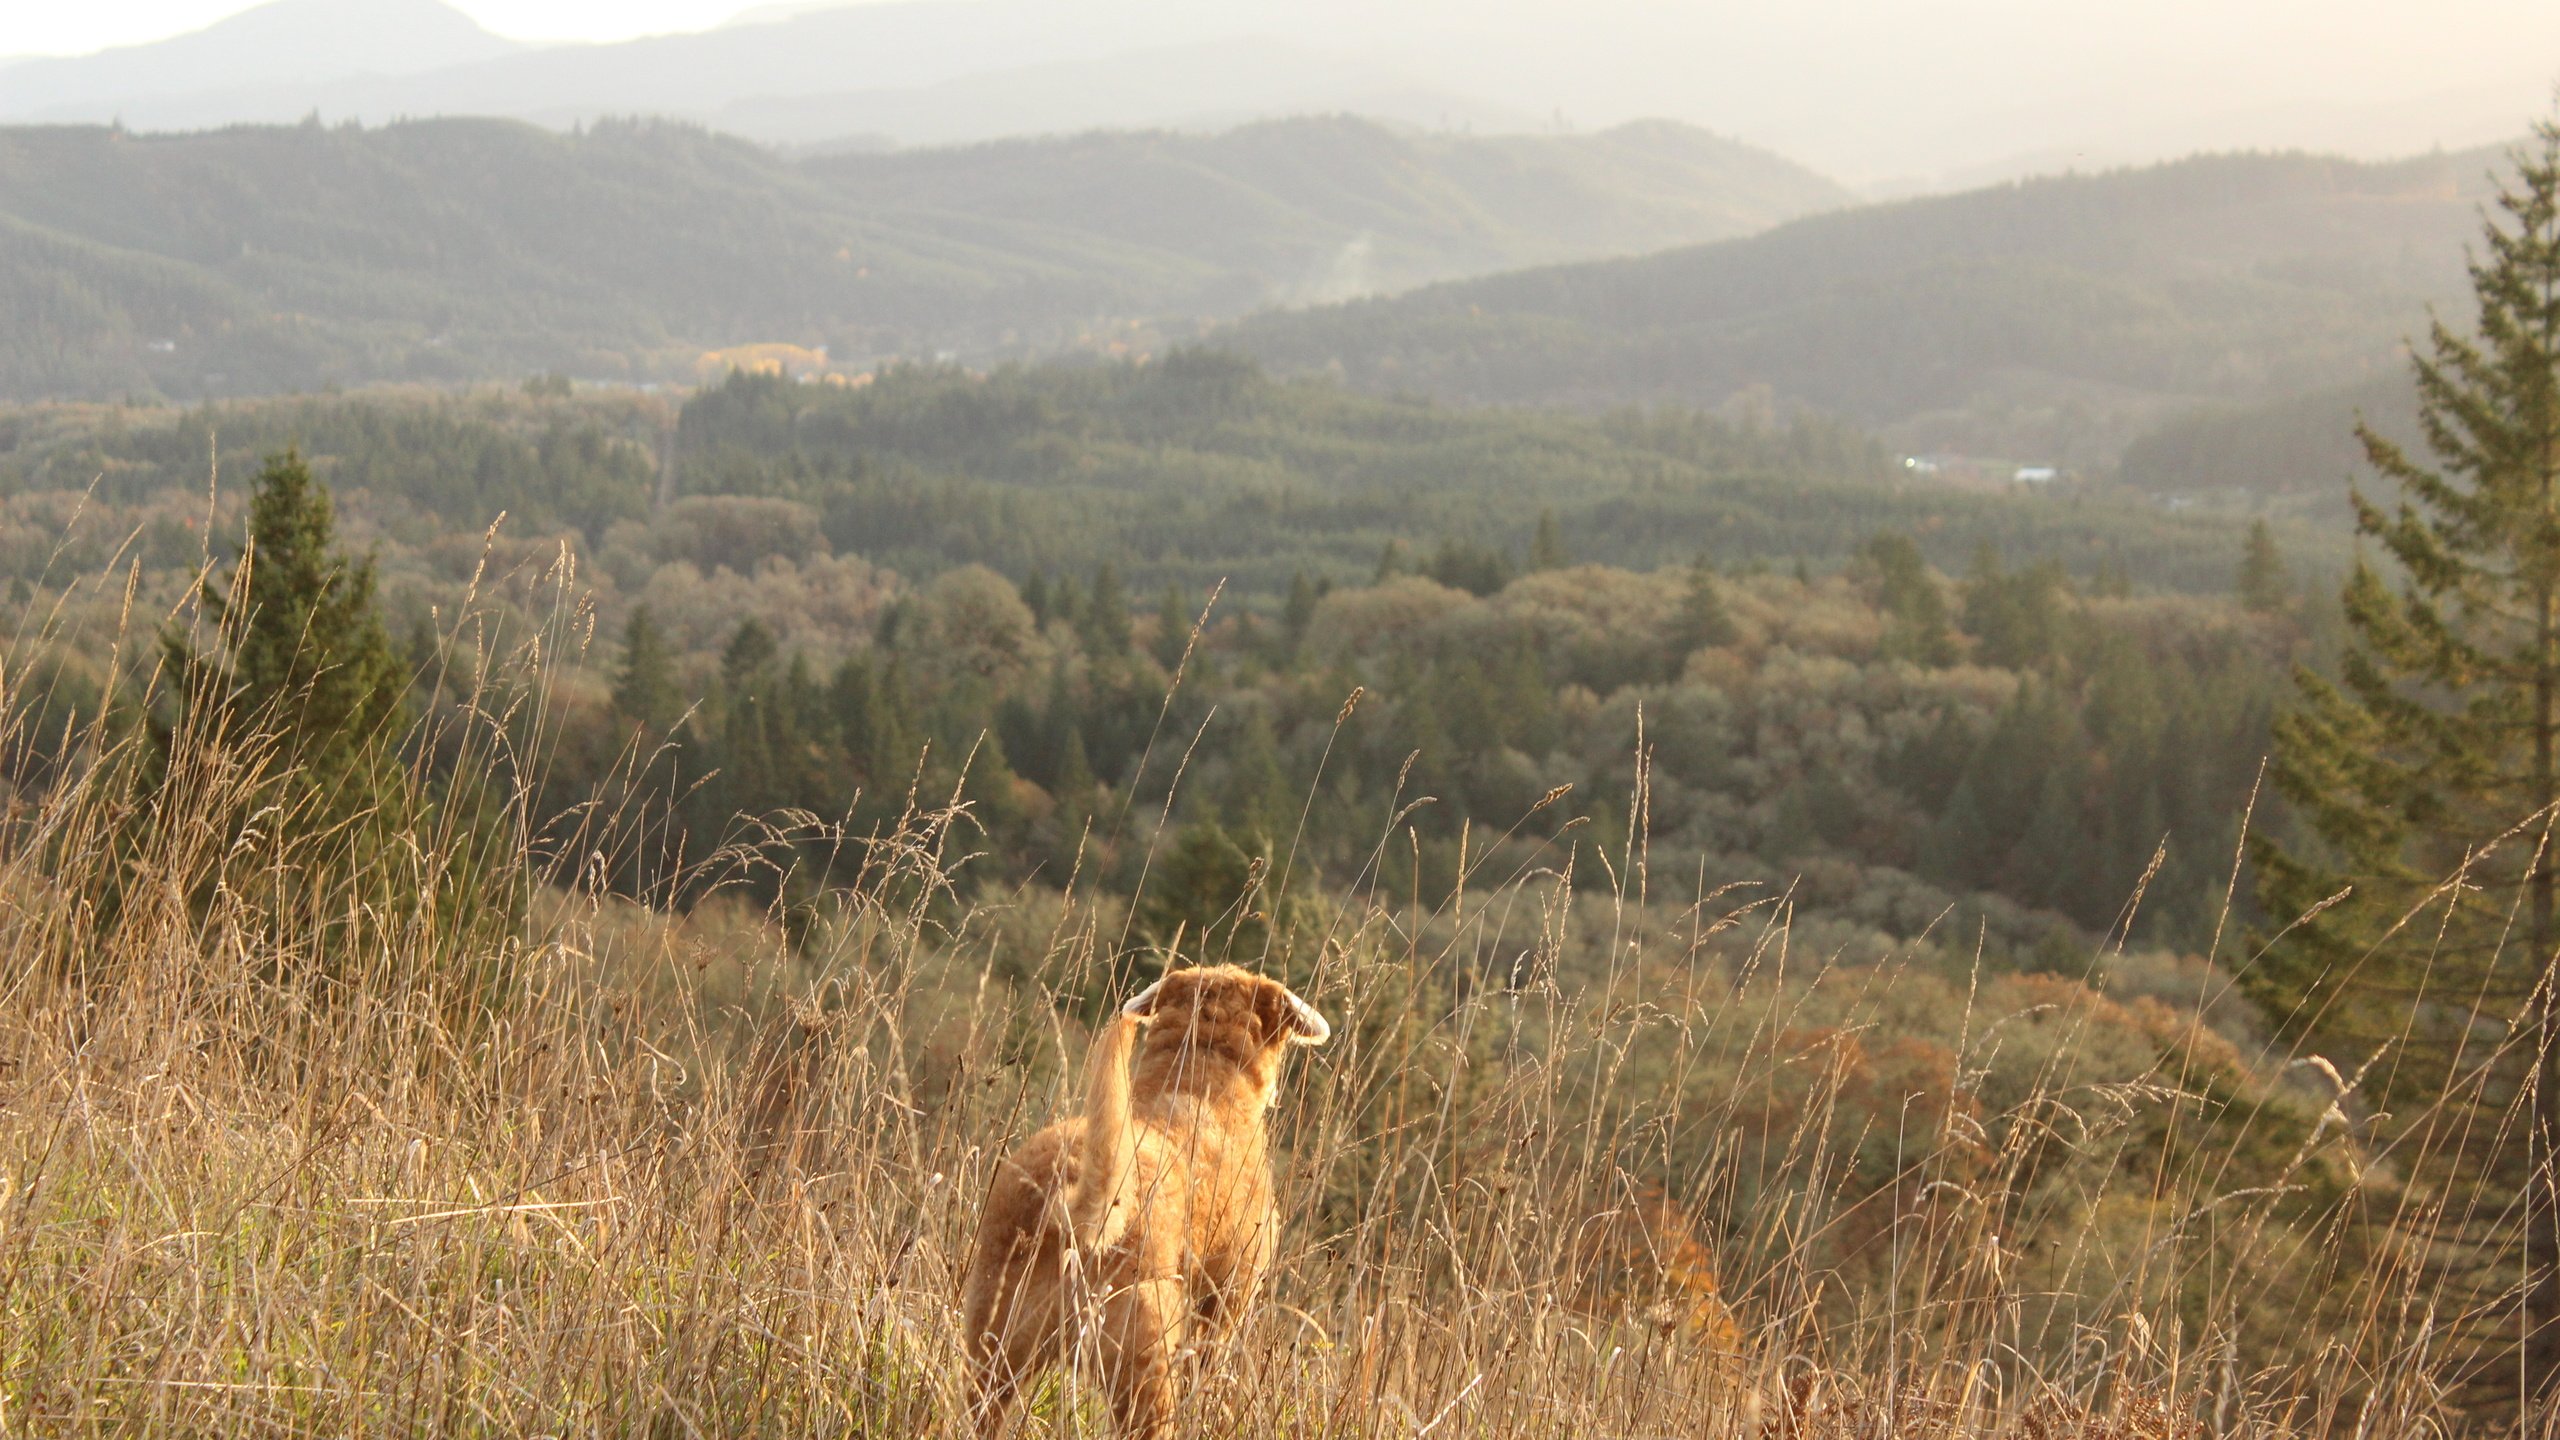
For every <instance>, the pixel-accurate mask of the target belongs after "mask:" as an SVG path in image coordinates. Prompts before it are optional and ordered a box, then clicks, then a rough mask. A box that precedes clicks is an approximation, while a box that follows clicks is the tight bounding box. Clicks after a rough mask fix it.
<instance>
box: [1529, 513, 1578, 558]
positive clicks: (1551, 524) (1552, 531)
mask: <svg viewBox="0 0 2560 1440" xmlns="http://www.w3.org/2000/svg"><path fill="white" fill-rule="evenodd" d="M1572 563H1573V557H1572V556H1570V555H1568V554H1566V553H1565V548H1564V529H1563V527H1561V526H1559V525H1557V524H1556V512H1554V511H1553V510H1541V511H1539V512H1538V533H1537V536H1536V538H1534V539H1532V540H1531V541H1530V542H1529V568H1530V569H1532V570H1561V569H1563V568H1564V567H1566V566H1567V565H1570V564H1572Z"/></svg>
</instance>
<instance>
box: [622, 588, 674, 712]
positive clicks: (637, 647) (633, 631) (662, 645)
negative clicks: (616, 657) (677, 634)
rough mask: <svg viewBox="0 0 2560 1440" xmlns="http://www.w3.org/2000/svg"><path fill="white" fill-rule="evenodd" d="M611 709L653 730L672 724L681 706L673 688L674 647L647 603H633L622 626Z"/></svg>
mask: <svg viewBox="0 0 2560 1440" xmlns="http://www.w3.org/2000/svg"><path fill="white" fill-rule="evenodd" d="M613 709H614V713H616V714H618V715H621V716H623V717H625V718H626V719H631V720H637V721H639V722H640V723H641V724H643V725H646V726H648V727H649V728H650V729H652V730H665V729H666V728H667V727H668V726H670V725H673V724H675V722H676V717H677V716H678V715H679V714H681V713H682V712H683V709H684V698H683V696H682V694H681V693H680V692H679V691H678V689H677V688H676V657H675V651H674V650H673V649H672V648H670V647H669V646H668V644H667V638H666V636H665V634H664V633H663V632H661V631H660V630H659V629H658V625H657V622H656V621H655V620H654V619H652V618H651V617H650V615H649V607H648V606H646V605H640V606H635V607H634V608H633V609H632V611H631V620H630V623H628V624H626V625H625V626H623V629H622V669H621V672H620V673H619V674H617V675H616V676H615V677H614V682H613Z"/></svg>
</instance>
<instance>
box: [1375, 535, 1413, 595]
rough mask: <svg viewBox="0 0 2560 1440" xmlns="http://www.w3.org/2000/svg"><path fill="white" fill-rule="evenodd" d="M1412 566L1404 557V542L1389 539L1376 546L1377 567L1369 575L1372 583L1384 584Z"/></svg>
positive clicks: (1405, 572) (1408, 570) (1406, 571)
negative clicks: (1374, 571)
mask: <svg viewBox="0 0 2560 1440" xmlns="http://www.w3.org/2000/svg"><path fill="white" fill-rule="evenodd" d="M1412 569H1413V566H1412V564H1411V562H1409V561H1408V560H1407V559H1406V558H1405V553H1404V542H1403V541H1401V540H1390V541H1388V542H1387V543H1386V544H1384V545H1382V546H1380V547H1379V548H1378V569H1377V572H1376V573H1375V574H1373V575H1371V576H1370V577H1369V583H1370V584H1372V585H1384V584H1386V583H1387V582H1388V581H1390V580H1393V579H1394V578H1396V577H1397V576H1399V575H1404V574H1408V573H1410V572H1411V571H1412Z"/></svg>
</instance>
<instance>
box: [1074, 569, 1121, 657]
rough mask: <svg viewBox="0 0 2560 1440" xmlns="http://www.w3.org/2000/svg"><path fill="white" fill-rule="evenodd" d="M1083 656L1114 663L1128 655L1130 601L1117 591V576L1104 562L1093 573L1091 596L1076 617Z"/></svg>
mask: <svg viewBox="0 0 2560 1440" xmlns="http://www.w3.org/2000/svg"><path fill="white" fill-rule="evenodd" d="M1077 621H1078V626H1077V628H1078V631H1079V633H1080V635H1081V637H1082V638H1083V640H1084V649H1085V653H1086V654H1088V655H1091V656H1093V657H1094V658H1096V659H1103V660H1116V659H1118V658H1119V657H1121V656H1123V655H1126V654H1128V653H1129V597H1128V594H1127V593H1126V592H1124V591H1123V590H1122V589H1121V588H1120V572H1119V571H1117V570H1115V569H1113V568H1112V567H1111V562H1110V561H1108V560H1105V561H1103V562H1102V564H1101V565H1100V566H1099V567H1098V568H1096V569H1095V570H1094V572H1093V593H1092V594H1091V595H1089V596H1087V597H1086V598H1085V602H1084V608H1083V611H1082V613H1081V614H1080V615H1078V616H1077Z"/></svg>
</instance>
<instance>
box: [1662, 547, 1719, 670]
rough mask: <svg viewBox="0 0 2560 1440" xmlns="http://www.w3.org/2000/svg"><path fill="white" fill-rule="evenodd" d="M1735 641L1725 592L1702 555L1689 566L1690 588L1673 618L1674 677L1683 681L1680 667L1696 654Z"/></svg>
mask: <svg viewBox="0 0 2560 1440" xmlns="http://www.w3.org/2000/svg"><path fill="white" fill-rule="evenodd" d="M1733 641H1734V628H1733V616H1732V615H1731V614H1729V613H1727V612H1726V610H1725V608H1724V592H1723V591H1722V589H1720V588H1719V587H1718V585H1717V583H1716V571H1715V567H1714V566H1713V565H1711V564H1709V563H1708V562H1707V557H1706V555H1705V554H1704V553H1703V552H1701V553H1700V554H1699V556H1698V558H1697V559H1695V560H1692V561H1690V562H1689V583H1688V588H1687V590H1685V591H1684V592H1683V593H1682V594H1681V596H1680V609H1679V610H1678V611H1677V612H1676V613H1675V614H1674V615H1673V616H1672V618H1671V652H1672V653H1671V673H1672V677H1673V678H1674V679H1677V678H1678V677H1679V673H1680V667H1681V666H1683V665H1684V664H1686V663H1688V659H1689V656H1690V655H1692V654H1693V653H1695V652H1697V651H1700V650H1707V649H1712V648H1714V647H1716V646H1719V645H1730V644H1732V643H1733Z"/></svg>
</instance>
